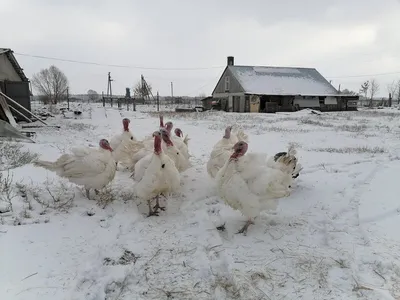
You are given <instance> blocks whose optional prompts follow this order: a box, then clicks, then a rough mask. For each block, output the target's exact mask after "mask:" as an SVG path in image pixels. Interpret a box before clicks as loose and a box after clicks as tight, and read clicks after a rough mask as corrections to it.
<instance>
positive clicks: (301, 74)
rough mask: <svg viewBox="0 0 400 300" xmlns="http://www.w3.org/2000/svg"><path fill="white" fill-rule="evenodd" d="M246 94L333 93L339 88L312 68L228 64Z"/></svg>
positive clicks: (313, 94) (318, 94)
mask: <svg viewBox="0 0 400 300" xmlns="http://www.w3.org/2000/svg"><path fill="white" fill-rule="evenodd" d="M228 68H229V69H230V70H231V71H232V73H233V74H234V76H235V77H236V79H237V80H238V81H239V83H240V84H241V85H242V87H243V89H244V90H245V93H248V94H255V95H302V96H333V95H335V96H336V95H338V91H337V90H336V89H335V88H334V87H333V86H332V85H331V84H330V83H329V82H328V81H327V80H326V79H325V78H324V77H323V76H322V75H321V74H320V73H319V72H318V71H317V70H316V69H313V68H286V67H254V66H228Z"/></svg>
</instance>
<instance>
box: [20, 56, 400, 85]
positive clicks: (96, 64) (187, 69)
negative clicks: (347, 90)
mask: <svg viewBox="0 0 400 300" xmlns="http://www.w3.org/2000/svg"><path fill="white" fill-rule="evenodd" d="M14 54H16V55H20V56H26V57H33V58H40V59H48V60H56V61H63V62H69V63H77V64H85V65H95V66H104V67H114V68H125V69H141V70H157V71H197V70H211V69H222V68H225V67H226V66H214V67H197V68H159V67H143V66H129V65H114V64H101V63H97V62H88V61H80V60H73V59H63V58H56V57H50V56H42V55H32V54H26V53H18V52H14ZM397 74H400V71H398V72H387V73H376V74H360V75H347V76H326V78H329V79H342V78H361V77H374V76H386V75H397Z"/></svg>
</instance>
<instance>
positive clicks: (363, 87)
mask: <svg viewBox="0 0 400 300" xmlns="http://www.w3.org/2000/svg"><path fill="white" fill-rule="evenodd" d="M369 86H370V83H369V80H367V81H365V82H364V83H363V84H362V85H361V88H360V94H364V97H365V98H367V97H368V90H369Z"/></svg>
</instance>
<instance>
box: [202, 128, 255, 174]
mask: <svg viewBox="0 0 400 300" xmlns="http://www.w3.org/2000/svg"><path fill="white" fill-rule="evenodd" d="M231 131H232V126H228V127H226V129H225V134H224V136H223V137H222V139H221V140H219V141H218V142H217V143H216V144H215V145H214V147H213V149H212V151H211V153H210V158H209V160H208V162H207V173H208V174H209V175H210V176H211V177H212V178H215V176H216V175H217V172H218V171H219V170H220V169H221V168H222V167H223V166H224V164H225V162H226V161H227V160H228V159H229V157H230V156H231V154H232V147H233V146H234V145H235V143H236V142H237V141H239V140H242V139H243V140H244V141H246V142H247V141H248V137H247V135H246V134H244V132H243V131H239V136H237V135H232V134H231ZM235 141H236V142H235Z"/></svg>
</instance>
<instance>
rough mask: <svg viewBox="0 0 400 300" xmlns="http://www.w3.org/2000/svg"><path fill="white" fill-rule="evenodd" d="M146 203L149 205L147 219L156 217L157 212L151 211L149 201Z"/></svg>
mask: <svg viewBox="0 0 400 300" xmlns="http://www.w3.org/2000/svg"><path fill="white" fill-rule="evenodd" d="M147 203H148V204H149V214H148V215H147V217H151V216H158V212H157V211H155V210H152V209H151V200H149V201H147Z"/></svg>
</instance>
